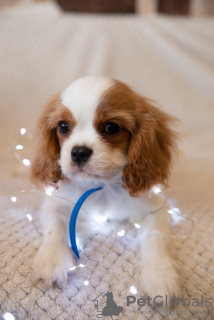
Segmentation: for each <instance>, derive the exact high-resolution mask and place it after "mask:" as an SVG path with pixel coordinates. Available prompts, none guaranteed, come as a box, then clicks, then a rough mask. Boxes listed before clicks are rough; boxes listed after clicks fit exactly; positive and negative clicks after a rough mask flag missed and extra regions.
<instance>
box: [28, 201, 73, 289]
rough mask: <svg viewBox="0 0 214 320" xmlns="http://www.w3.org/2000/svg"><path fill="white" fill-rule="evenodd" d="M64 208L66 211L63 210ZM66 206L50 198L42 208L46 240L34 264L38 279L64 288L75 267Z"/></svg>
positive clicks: (42, 221) (41, 218) (42, 222)
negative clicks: (69, 274)
mask: <svg viewBox="0 0 214 320" xmlns="http://www.w3.org/2000/svg"><path fill="white" fill-rule="evenodd" d="M63 208H64V209H63ZM63 211H66V210H65V206H62V205H60V202H58V201H57V200H56V199H53V198H50V199H49V198H48V199H46V200H45V201H44V203H43V205H42V208H41V216H40V220H41V224H42V228H43V234H44V240H43V244H42V246H41V247H40V249H39V251H38V253H37V255H36V257H35V259H34V264H33V270H34V275H35V278H36V279H40V278H42V279H44V280H45V281H47V282H48V283H49V285H52V284H53V283H57V285H59V286H61V287H62V286H64V285H65V284H66V282H67V272H68V271H69V268H71V267H72V266H74V263H75V262H74V261H75V260H74V253H73V251H72V250H71V248H70V247H69V245H68V243H69V236H68V229H69V217H66V215H65V213H64V212H63Z"/></svg>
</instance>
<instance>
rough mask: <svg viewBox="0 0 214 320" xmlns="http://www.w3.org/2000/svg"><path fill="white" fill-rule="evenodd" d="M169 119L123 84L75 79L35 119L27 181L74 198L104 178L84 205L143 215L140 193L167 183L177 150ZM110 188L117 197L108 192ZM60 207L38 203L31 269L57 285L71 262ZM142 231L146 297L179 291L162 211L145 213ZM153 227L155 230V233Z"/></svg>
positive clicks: (52, 202)
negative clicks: (38, 236)
mask: <svg viewBox="0 0 214 320" xmlns="http://www.w3.org/2000/svg"><path fill="white" fill-rule="evenodd" d="M173 121H174V119H173V117H171V116H169V115H168V114H166V113H164V112H163V111H161V110H159V109H158V108H156V107H155V106H153V104H152V102H151V101H150V100H148V99H146V98H145V97H142V96H140V95H139V94H137V93H135V92H134V91H133V90H132V89H131V88H130V87H128V86H127V85H125V84H124V83H122V82H119V81H117V80H112V79H108V78H104V77H86V78H80V79H78V80H76V81H74V82H73V83H72V84H71V85H70V86H68V87H67V88H66V89H65V90H64V91H62V92H61V93H60V94H58V95H57V96H55V97H54V98H53V100H52V101H51V102H50V103H49V104H48V106H47V107H46V109H45V110H44V112H43V114H42V116H41V118H40V120H39V123H38V135H39V138H40V142H39V148H38V152H37V154H36V156H35V159H34V162H33V164H32V180H33V181H34V182H36V183H41V184H42V185H43V186H44V187H48V186H56V189H57V190H56V191H55V192H56V193H57V194H58V195H60V196H62V197H65V198H66V197H68V198H69V196H73V197H74V198H75V199H78V197H79V196H81V195H82V194H83V193H84V192H85V191H86V190H88V189H89V188H91V187H95V186H99V185H100V184H102V185H103V186H104V188H103V190H102V192H99V195H98V193H97V195H96V202H95V201H93V199H92V200H91V199H90V197H89V198H88V200H87V209H90V208H91V209H92V210H93V209H96V212H99V213H100V215H105V214H108V215H110V217H113V218H116V219H124V218H126V217H129V218H130V217H131V216H132V215H133V212H134V213H140V214H143V212H146V211H147V210H145V208H146V209H148V203H147V200H146V197H145V194H146V193H147V192H148V191H149V190H150V189H151V188H152V187H153V186H155V185H156V184H163V185H167V180H168V177H169V169H170V164H171V159H172V152H173V151H174V150H175V149H176V148H175V140H176V139H175V138H176V135H175V133H174V132H173V130H171V128H170V125H171V124H172V123H173ZM62 123H63V124H62ZM76 147H77V149H75V148H76ZM82 147H83V149H82ZM85 150H86V151H85ZM88 150H89V151H90V152H89V153H87V152H88ZM74 151H75V152H74ZM78 152H79V153H78ZM85 152H86V153H85ZM115 186H116V188H117V195H116V196H115V194H114V193H112V191H111V190H112V187H115ZM59 207H60V201H57V200H56V199H54V200H53V199H52V198H50V199H48V200H46V201H45V202H44V204H43V206H42V209H41V211H42V212H41V223H42V226H43V232H44V242H43V244H42V246H41V248H40V250H39V252H38V254H37V256H36V258H35V261H34V272H35V275H36V277H37V278H43V279H44V280H47V279H50V278H51V282H57V283H58V284H59V285H62V284H63V283H65V282H66V280H67V271H68V269H69V268H71V267H72V266H73V265H74V264H75V262H74V256H73V253H72V250H71V249H70V247H69V241H68V221H69V217H67V216H66V217H65V216H64V215H63V214H60V213H59ZM143 230H144V231H142V236H141V245H140V248H139V254H140V262H139V271H140V273H139V274H140V275H139V277H140V279H139V283H141V285H142V288H143V289H144V291H145V292H146V293H147V294H149V295H150V296H152V295H153V296H155V295H165V294H167V295H169V296H171V295H174V294H175V295H177V294H178V292H179V283H178V282H179V280H178V279H179V278H178V274H177V271H176V268H175V262H174V260H173V258H172V256H171V253H170V252H171V250H170V249H171V247H172V244H171V238H170V237H166V236H162V235H161V234H167V233H169V230H170V225H169V221H168V217H167V214H166V213H165V212H163V213H162V214H161V215H160V214H159V215H154V214H153V215H152V214H151V215H149V216H147V217H146V219H145V226H144V229H143ZM153 230H156V231H157V233H159V235H157V234H156V235H152V231H153Z"/></svg>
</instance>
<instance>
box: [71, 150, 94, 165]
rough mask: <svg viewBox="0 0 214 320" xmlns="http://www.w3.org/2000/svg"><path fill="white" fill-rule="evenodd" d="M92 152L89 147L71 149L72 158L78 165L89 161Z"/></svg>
mask: <svg viewBox="0 0 214 320" xmlns="http://www.w3.org/2000/svg"><path fill="white" fill-rule="evenodd" d="M91 154H92V150H91V149H90V148H88V147H84V146H80V147H77V146H76V147H73V149H72V150H71V158H72V160H73V162H74V163H76V164H77V165H80V164H84V163H85V162H87V161H88V159H89V157H90V156H91Z"/></svg>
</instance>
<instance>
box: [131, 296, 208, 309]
mask: <svg viewBox="0 0 214 320" xmlns="http://www.w3.org/2000/svg"><path fill="white" fill-rule="evenodd" d="M134 303H135V304H137V305H138V306H139V307H144V306H145V305H148V306H150V307H155V306H165V307H169V306H172V307H178V306H179V305H181V306H183V307H189V306H193V307H198V306H202V307H203V306H204V307H210V306H212V299H211V298H206V299H205V298H204V296H203V295H202V296H201V297H200V298H192V299H189V298H186V297H184V295H182V297H175V296H174V297H171V298H168V296H164V297H163V296H155V297H154V298H150V296H147V298H139V299H137V298H136V297H135V296H127V299H126V305H127V307H128V306H130V305H131V304H134Z"/></svg>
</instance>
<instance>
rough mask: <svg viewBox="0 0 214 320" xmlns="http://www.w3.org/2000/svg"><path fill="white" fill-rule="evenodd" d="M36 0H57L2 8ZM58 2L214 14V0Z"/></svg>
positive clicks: (71, 6) (9, 2)
mask: <svg viewBox="0 0 214 320" xmlns="http://www.w3.org/2000/svg"><path fill="white" fill-rule="evenodd" d="M34 1H36V2H53V1H55V0H1V1H0V8H4V7H7V6H14V5H25V4H26V3H30V2H34ZM58 3H60V5H61V6H62V7H63V8H64V9H66V10H71V11H82V12H89V11H90V12H135V13H138V14H146V13H151V12H160V13H168V14H188V15H191V16H204V15H213V14H214V1H213V0H118V1H113V0H112V1H111V0H104V1H102V0H81V1H78V0H58Z"/></svg>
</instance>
